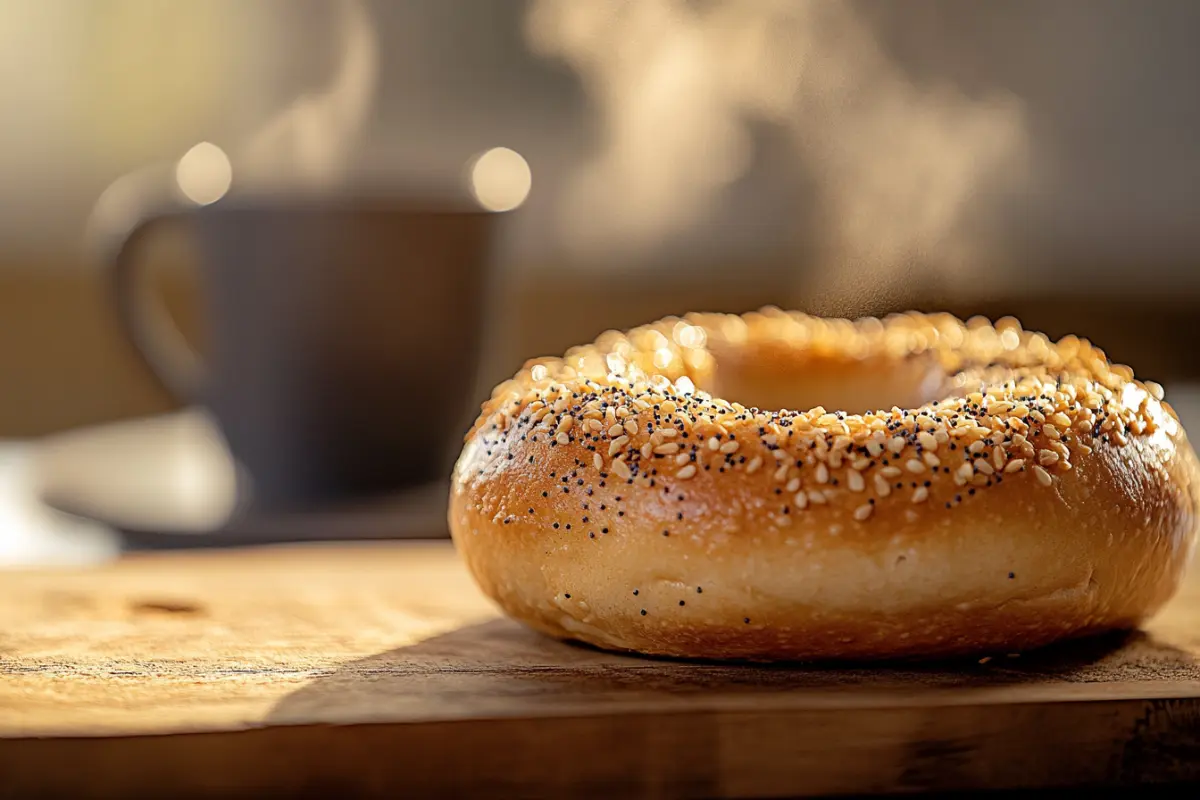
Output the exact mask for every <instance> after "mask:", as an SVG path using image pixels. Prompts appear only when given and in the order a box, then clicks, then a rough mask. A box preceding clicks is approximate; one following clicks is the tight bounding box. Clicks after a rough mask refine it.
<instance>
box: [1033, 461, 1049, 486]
mask: <svg viewBox="0 0 1200 800" xmlns="http://www.w3.org/2000/svg"><path fill="white" fill-rule="evenodd" d="M1033 474H1034V475H1036V476H1037V480H1038V483H1040V484H1041V485H1042V486H1049V485H1050V484H1052V483H1054V478H1052V477H1050V473H1049V472H1046V470H1044V469H1042V468H1041V467H1039V466H1037V465H1036V464H1035V465H1034V467H1033Z"/></svg>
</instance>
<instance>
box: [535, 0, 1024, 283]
mask: <svg viewBox="0 0 1200 800" xmlns="http://www.w3.org/2000/svg"><path fill="white" fill-rule="evenodd" d="M528 35H529V38H530V41H531V42H532V45H533V47H534V48H535V49H536V50H538V51H539V52H541V53H542V54H544V55H547V56H554V57H559V58H562V59H564V60H566V61H567V62H568V63H569V64H570V65H571V66H573V67H574V69H576V70H577V72H578V73H579V75H580V77H581V79H582V81H583V82H584V84H585V86H586V88H587V89H588V91H589V93H590V96H591V97H593V98H594V99H595V102H596V103H597V104H598V106H599V108H600V113H601V117H602V121H603V139H602V146H601V149H600V151H599V152H598V154H597V155H596V156H595V158H594V160H592V162H591V163H589V164H587V165H586V166H585V168H584V169H583V170H582V171H581V172H580V173H579V174H578V175H577V176H576V178H575V180H574V181H573V183H572V184H571V186H570V190H569V195H568V197H567V198H566V200H565V202H564V203H563V205H562V210H563V214H564V217H563V219H562V223H563V231H564V233H565V235H566V237H567V240H568V241H567V245H568V246H576V247H580V248H584V249H586V248H589V247H591V246H592V245H594V244H596V243H599V242H607V243H612V242H614V241H621V242H626V243H628V244H630V245H632V246H634V247H638V246H643V245H646V244H649V243H651V242H653V241H655V240H658V239H660V238H662V237H664V236H666V235H670V234H672V233H675V232H678V231H681V230H685V229H686V228H687V227H689V226H691V225H694V224H695V223H696V222H697V221H698V220H699V219H700V218H701V215H703V214H704V213H705V212H706V211H708V210H709V209H710V207H711V205H712V204H713V203H714V202H715V201H716V200H717V199H718V198H719V196H720V195H719V193H720V191H721V189H722V187H723V186H725V185H727V184H729V183H730V182H732V181H734V180H736V179H737V178H739V177H740V176H742V175H743V174H744V173H745V171H746V169H747V168H748V166H749V164H750V163H751V156H752V152H751V147H752V145H751V141H750V136H749V131H748V124H749V123H750V122H752V121H756V120H761V121H768V122H773V123H775V124H778V125H780V126H781V127H782V128H783V129H784V130H786V131H787V133H788V134H789V137H790V141H791V142H792V145H793V152H794V154H795V156H796V159H797V167H798V168H802V169H803V170H805V171H806V172H807V173H808V174H809V175H810V176H811V178H812V179H813V182H814V183H815V186H816V190H817V192H818V195H819V197H818V200H819V203H818V205H819V207H820V209H821V211H820V217H821V218H820V219H819V220H816V222H817V224H816V225H815V226H814V227H815V229H816V230H817V231H819V232H820V237H821V241H820V243H819V244H820V249H821V251H822V253H823V256H822V259H823V260H822V264H821V265H820V266H821V268H820V269H817V270H815V271H814V272H815V275H814V277H817V278H818V279H819V280H821V281H824V285H822V286H820V287H816V288H818V289H819V290H821V291H825V292H836V291H838V290H839V287H841V289H845V288H847V287H852V286H854V285H855V284H859V283H862V281H863V280H865V279H869V280H870V282H871V284H872V285H874V286H879V285H881V282H882V283H887V282H888V281H889V280H890V281H899V280H901V279H903V277H904V272H905V270H906V269H907V268H908V267H909V266H911V265H913V264H915V263H921V264H924V265H927V266H939V265H940V266H942V267H943V268H951V267H956V266H960V265H962V264H963V263H964V262H966V261H967V260H969V259H971V258H972V256H973V251H972V249H971V247H970V246H971V245H973V244H977V241H976V237H974V236H973V235H971V233H970V232H969V231H968V230H967V225H966V224H965V212H966V210H967V207H968V205H969V204H970V202H971V201H972V199H973V198H975V197H976V196H978V195H979V194H980V192H981V187H982V186H989V187H990V186H991V185H992V183H994V182H997V181H1000V180H1003V179H1006V178H1007V177H1009V176H1011V175H1013V174H1015V168H1016V167H1018V166H1019V165H1020V162H1021V156H1022V155H1023V145H1024V135H1025V132H1024V124H1023V115H1022V109H1021V107H1020V105H1019V103H1018V102H1017V101H1016V100H1015V99H1014V98H1012V97H1011V96H1007V95H995V96H989V97H984V98H971V97H967V96H965V95H964V94H962V93H961V92H960V91H958V90H956V89H955V88H953V87H951V86H935V87H922V86H918V85H916V84H915V83H914V82H913V81H912V80H910V79H909V78H908V77H907V76H906V75H904V74H903V73H902V72H901V70H900V69H899V68H898V67H897V66H896V65H895V64H894V63H892V61H891V60H890V59H889V58H888V56H887V54H886V53H885V52H884V51H883V50H882V48H881V47H880V44H879V42H878V41H877V40H876V39H875V36H874V34H873V32H872V31H871V30H870V28H869V27H868V26H867V25H866V24H865V23H864V22H863V20H862V19H860V18H859V16H858V15H857V13H856V11H855V10H854V8H853V6H851V5H850V4H848V3H843V2H823V1H822V0H740V1H739V0H714V1H712V2H704V3H698V2H689V1H688V0H636V2H635V1H633V0H626V1H625V2H614V3H574V2H561V1H560V0H535V2H534V4H533V6H532V7H531V11H530V16H529V19H528ZM989 182H992V183H989ZM798 227H799V226H798ZM805 227H807V226H805ZM810 288H814V287H810Z"/></svg>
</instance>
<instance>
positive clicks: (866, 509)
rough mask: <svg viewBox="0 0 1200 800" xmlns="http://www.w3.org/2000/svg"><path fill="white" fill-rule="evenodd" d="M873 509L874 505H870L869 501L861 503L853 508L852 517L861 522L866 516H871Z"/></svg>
mask: <svg viewBox="0 0 1200 800" xmlns="http://www.w3.org/2000/svg"><path fill="white" fill-rule="evenodd" d="M874 511H875V506H873V505H870V504H869V503H863V504H862V505H861V506H859V507H858V508H856V509H854V518H855V519H856V520H858V521H859V522H862V521H863V520H865V519H866V518H867V517H869V516H871V514H872V513H873V512H874Z"/></svg>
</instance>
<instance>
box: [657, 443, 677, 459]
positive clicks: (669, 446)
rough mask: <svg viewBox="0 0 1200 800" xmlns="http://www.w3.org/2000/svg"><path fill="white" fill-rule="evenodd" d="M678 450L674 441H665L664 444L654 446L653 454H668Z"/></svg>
mask: <svg viewBox="0 0 1200 800" xmlns="http://www.w3.org/2000/svg"><path fill="white" fill-rule="evenodd" d="M678 452H679V445H677V444H676V443H675V442H667V443H666V444H660V445H659V446H658V447H656V448H654V453H655V455H660V456H670V455H674V454H675V453H678Z"/></svg>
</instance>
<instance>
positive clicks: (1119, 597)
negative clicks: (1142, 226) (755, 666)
mask: <svg viewBox="0 0 1200 800" xmlns="http://www.w3.org/2000/svg"><path fill="white" fill-rule="evenodd" d="M881 409H882V410H881ZM1196 470H1197V462H1196V457H1195V454H1194V453H1193V451H1192V448H1191V446H1190V445H1189V444H1188V442H1187V439H1186V436H1185V433H1184V430H1183V427H1182V426H1181V424H1180V422H1179V419H1178V417H1177V416H1176V414H1175V413H1174V411H1173V410H1172V409H1171V407H1170V406H1169V405H1168V404H1167V403H1166V402H1164V401H1163V393H1162V389H1161V387H1159V386H1158V385H1157V384H1154V383H1150V382H1141V381H1138V380H1136V379H1135V378H1134V376H1133V373H1132V371H1131V370H1130V369H1129V368H1128V367H1125V366H1122V365H1116V364H1113V363H1111V362H1110V361H1109V360H1108V359H1107V358H1106V356H1105V354H1104V352H1103V351H1101V350H1099V349H1097V348H1096V347H1094V346H1093V345H1092V344H1090V343H1089V342H1088V341H1086V340H1083V339H1080V338H1077V337H1074V336H1067V337H1065V338H1063V339H1061V340H1059V341H1057V342H1052V341H1051V340H1050V339H1048V338H1047V337H1046V336H1045V335H1043V334H1041V333H1037V332H1029V331H1025V330H1023V329H1022V328H1021V326H1020V324H1019V323H1018V322H1017V321H1016V320H1014V319H1011V318H1006V319H1002V320H999V321H998V322H996V323H994V324H993V323H992V322H990V321H988V320H984V319H972V320H970V321H968V322H962V321H960V320H959V319H956V318H954V317H951V316H948V315H942V314H934V315H926V314H917V313H910V314H901V315H893V316H890V317H887V318H885V319H874V318H871V319H861V320H856V321H850V320H833V319H822V318H816V317H811V316H806V315H803V314H799V313H792V312H784V311H780V310H777V309H764V310H762V311H759V312H756V313H752V314H748V315H745V316H736V315H725V314H691V315H687V316H685V317H683V318H668V319H665V320H661V321H659V322H656V323H653V324H649V325H645V326H642V327H639V328H635V329H633V330H631V331H628V332H625V333H621V332H616V331H610V332H607V333H605V334H603V335H602V336H600V337H599V339H597V341H596V342H595V343H593V344H590V345H586V346H582V347H577V348H574V349H572V350H570V351H569V352H568V353H567V354H566V355H565V356H563V357H560V358H545V359H537V360H533V361H530V362H528V363H527V364H526V365H525V366H524V368H523V369H522V370H521V371H520V372H519V373H518V374H517V375H516V376H515V377H514V378H513V379H511V380H509V381H506V382H505V383H503V384H501V385H500V386H498V387H497V388H496V389H495V391H494V392H493V394H492V396H491V398H490V399H489V400H488V401H487V402H485V403H484V404H483V407H482V410H481V414H480V416H479V418H478V420H477V421H476V423H475V425H474V427H473V428H472V429H471V431H470V432H469V433H468V434H467V436H466V439H465V444H464V447H463V450H462V453H461V455H460V456H459V458H458V460H457V462H456V464H455V467H454V474H453V479H452V484H451V498H450V508H449V522H450V528H451V532H452V535H453V538H454V541H455V544H456V547H457V549H458V551H459V552H460V554H461V556H462V557H463V559H464V560H465V563H466V565H467V567H468V568H469V570H470V572H471V574H472V575H473V576H474V579H475V580H476V581H477V583H478V584H479V586H480V587H481V589H482V590H483V592H484V593H485V594H486V595H487V596H488V597H490V598H491V599H492V600H493V601H494V602H495V603H496V604H498V605H499V607H500V608H501V609H502V610H503V611H504V612H506V613H507V614H508V615H510V616H512V617H513V618H515V619H517V620H520V621H521V622H524V623H525V624H527V625H528V626H530V627H532V628H534V629H536V630H538V631H541V632H543V633H545V634H548V635H550V636H553V637H558V638H561V639H574V640H579V641H582V642H585V643H588V644H591V645H594V646H597V647H600V648H605V649H611V650H618V651H631V652H636V653H642V654H648V655H659V656H672V657H682V658H697V659H718V660H750V661H778V660H827V659H883V658H934V657H944V656H953V655H966V654H973V655H982V654H990V653H1009V652H1020V651H1025V650H1029V649H1031V648H1036V647H1040V646H1043V645H1047V644H1050V643H1052V642H1055V641H1057V640H1060V639H1064V638H1068V637H1077V636H1083V635H1088V634H1095V633H1100V632H1103V631H1110V630H1114V629H1127V628H1132V627H1135V626H1137V625H1138V624H1139V623H1140V622H1142V621H1143V620H1144V619H1146V618H1147V617H1148V616H1149V615H1151V614H1153V613H1154V612H1155V611H1156V610H1157V609H1158V608H1160V607H1161V606H1162V605H1163V604H1164V603H1165V602H1166V601H1167V600H1168V599H1169V598H1170V597H1171V595H1172V594H1173V593H1174V592H1175V590H1176V588H1177V587H1178V585H1179V583H1180V580H1181V577H1182V574H1183V571H1184V569H1185V566H1186V564H1187V561H1188V559H1189V557H1190V553H1191V550H1192V547H1193V543H1194V539H1195V529H1196V520H1197V512H1198V510H1200V506H1198V503H1200V500H1198V494H1200V490H1198V488H1197V481H1196V474H1197V472H1196Z"/></svg>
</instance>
